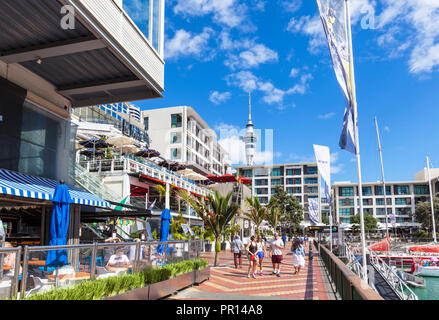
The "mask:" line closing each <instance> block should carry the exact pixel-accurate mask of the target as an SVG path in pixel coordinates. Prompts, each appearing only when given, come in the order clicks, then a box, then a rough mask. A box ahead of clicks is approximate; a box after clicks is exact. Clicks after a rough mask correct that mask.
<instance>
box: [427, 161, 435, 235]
mask: <svg viewBox="0 0 439 320" xmlns="http://www.w3.org/2000/svg"><path fill="white" fill-rule="evenodd" d="M427 175H428V185H429V188H430V203H431V219H432V223H433V241H434V243H436V242H437V239H436V223H435V219H434V199H433V189H432V187H431V180H430V159H429V158H428V157H427Z"/></svg>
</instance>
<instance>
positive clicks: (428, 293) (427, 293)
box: [412, 277, 439, 300]
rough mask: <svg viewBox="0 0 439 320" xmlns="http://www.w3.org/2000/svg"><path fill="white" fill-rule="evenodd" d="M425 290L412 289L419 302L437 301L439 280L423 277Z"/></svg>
mask: <svg viewBox="0 0 439 320" xmlns="http://www.w3.org/2000/svg"><path fill="white" fill-rule="evenodd" d="M424 279H425V283H426V286H425V288H412V290H413V292H414V293H416V295H417V296H418V298H419V300H439V278H436V277H424Z"/></svg>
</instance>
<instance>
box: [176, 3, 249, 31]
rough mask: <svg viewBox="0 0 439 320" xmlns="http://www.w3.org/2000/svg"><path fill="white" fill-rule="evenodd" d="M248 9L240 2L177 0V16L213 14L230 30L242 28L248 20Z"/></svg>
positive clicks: (216, 19)
mask: <svg viewBox="0 0 439 320" xmlns="http://www.w3.org/2000/svg"><path fill="white" fill-rule="evenodd" d="M246 12H247V7H246V6H245V5H243V4H240V2H239V1H238V0H177V4H176V5H175V7H174V13H175V14H182V15H188V16H203V15H208V14H212V15H213V20H214V21H215V22H216V23H218V24H221V25H226V26H228V27H230V28H234V27H237V26H240V24H241V23H243V22H244V21H245V19H247V15H246Z"/></svg>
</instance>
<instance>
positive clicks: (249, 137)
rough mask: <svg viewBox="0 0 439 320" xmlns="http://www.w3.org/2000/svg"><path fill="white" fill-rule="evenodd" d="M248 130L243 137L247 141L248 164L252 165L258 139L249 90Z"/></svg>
mask: <svg viewBox="0 0 439 320" xmlns="http://www.w3.org/2000/svg"><path fill="white" fill-rule="evenodd" d="M246 127H247V132H246V134H245V136H244V137H242V141H244V143H245V157H246V159H247V165H248V166H252V165H253V160H254V158H255V150H256V142H257V140H258V138H257V136H256V135H255V133H254V131H253V128H254V125H253V122H252V103H251V92H250V90H249V92H248V122H247V125H246Z"/></svg>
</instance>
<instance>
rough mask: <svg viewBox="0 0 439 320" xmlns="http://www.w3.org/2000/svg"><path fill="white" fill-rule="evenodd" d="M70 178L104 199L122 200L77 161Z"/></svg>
mask: <svg viewBox="0 0 439 320" xmlns="http://www.w3.org/2000/svg"><path fill="white" fill-rule="evenodd" d="M71 178H72V179H73V180H74V181H76V183H77V184H78V185H79V186H81V187H82V188H84V189H85V190H87V191H88V192H90V193H92V194H95V195H97V196H98V197H100V198H102V199H104V200H107V201H114V202H120V201H122V197H121V196H119V195H117V194H116V193H114V192H113V191H111V190H110V189H109V188H108V187H107V186H106V185H105V184H104V183H102V181H100V180H99V179H98V178H97V177H95V176H94V175H92V174H90V172H89V171H88V170H86V169H84V168H83V167H82V166H81V165H80V164H78V163H75V168H74V174H73V172H72V171H71Z"/></svg>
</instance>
